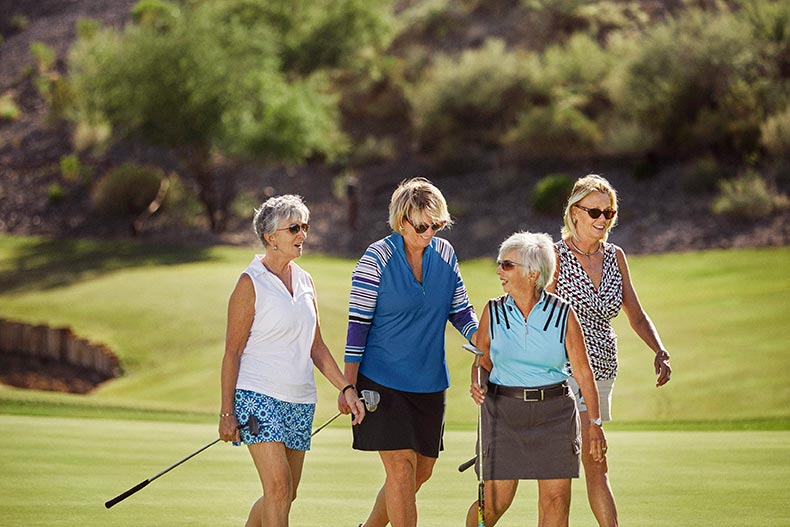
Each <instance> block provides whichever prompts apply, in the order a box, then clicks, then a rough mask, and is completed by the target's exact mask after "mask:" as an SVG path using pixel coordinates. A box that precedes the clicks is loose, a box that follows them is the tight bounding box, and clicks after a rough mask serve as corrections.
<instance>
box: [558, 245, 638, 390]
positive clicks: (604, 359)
mask: <svg viewBox="0 0 790 527" xmlns="http://www.w3.org/2000/svg"><path fill="white" fill-rule="evenodd" d="M554 245H555V247H556V248H557V253H558V254H559V257H560V258H559V264H560V271H559V276H558V278H557V286H556V292H557V295H558V296H559V297H560V298H563V299H565V300H567V301H568V302H570V304H571V306H573V309H574V310H575V311H576V315H577V316H578V318H579V322H580V323H581V326H582V333H584V342H585V343H586V344H587V351H588V353H589V354H590V365H591V366H592V370H593V373H595V379H596V380H599V381H603V380H608V379H613V378H615V377H616V376H617V333H615V332H614V329H613V328H612V324H611V320H612V319H613V318H614V317H616V316H617V314H618V313H620V308H621V307H622V305H623V275H622V274H620V267H619V266H618V265H617V253H616V252H615V247H614V245H612V244H611V243H605V244H604V246H603V277H602V279H601V285H600V286H598V289H595V287H594V286H593V283H592V280H591V279H590V277H589V275H588V274H587V272H586V271H585V270H584V268H583V267H582V265H581V263H579V260H578V259H577V258H576V255H575V254H573V252H572V251H571V248H570V247H568V245H567V244H566V243H565V240H560V241H558V242H557V243H555V244H554Z"/></svg>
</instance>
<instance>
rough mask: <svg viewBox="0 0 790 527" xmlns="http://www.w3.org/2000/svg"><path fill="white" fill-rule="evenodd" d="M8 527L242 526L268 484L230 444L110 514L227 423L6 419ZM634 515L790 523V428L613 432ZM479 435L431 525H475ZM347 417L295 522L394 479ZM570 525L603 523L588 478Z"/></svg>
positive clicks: (354, 509)
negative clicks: (116, 500)
mask: <svg viewBox="0 0 790 527" xmlns="http://www.w3.org/2000/svg"><path fill="white" fill-rule="evenodd" d="M0 428H1V429H2V430H3V431H4V433H3V434H0V467H2V470H3V477H2V478H0V496H2V497H3V499H2V500H0V518H2V520H1V521H0V523H1V524H2V525H9V526H10V525H53V526H80V527H92V526H97V527H98V526H106V525H113V526H116V527H125V526H129V527H131V526H135V527H145V526H151V527H154V526H156V527H159V526H162V525H189V526H192V527H199V526H204V525H205V526H213V525H242V524H243V523H244V521H245V519H246V514H247V511H248V507H249V506H250V505H251V503H252V501H254V500H255V499H256V496H257V495H258V493H259V492H260V486H259V483H258V480H257V475H256V473H255V470H254V469H253V466H252V462H251V461H250V459H249V456H248V454H247V452H246V449H245V448H244V447H240V448H234V447H231V446H230V445H227V444H224V443H220V444H217V445H215V446H213V447H211V448H210V449H208V450H207V451H205V452H203V453H202V454H200V455H199V456H197V457H195V458H193V459H191V460H189V461H188V462H186V463H185V464H183V465H182V466H180V467H178V468H176V469H175V470H173V471H172V472H170V473H168V474H165V475H164V476H162V477H161V478H159V479H157V480H156V481H154V482H153V483H151V484H150V485H149V486H147V487H146V488H144V489H143V490H141V491H140V492H138V493H137V494H135V495H134V496H132V497H130V498H128V499H127V500H125V501H123V502H121V503H120V504H118V505H116V506H115V507H114V508H112V509H109V510H107V509H105V508H104V502H105V501H107V500H108V499H110V498H112V497H114V496H115V495H117V494H119V493H121V492H122V491H124V490H126V489H127V488H129V487H131V486H133V485H135V484H137V483H138V482H140V481H142V480H144V479H146V478H148V477H150V476H152V475H153V474H155V473H157V472H159V471H160V470H162V469H163V468H165V467H167V466H169V465H171V464H172V463H174V462H176V461H178V460H179V459H181V458H183V457H184V456H186V455H187V454H189V453H190V452H192V451H194V450H196V449H197V448H199V447H200V446H202V445H204V444H206V443H208V442H209V441H211V440H212V439H213V438H214V437H216V428H215V426H214V425H197V424H184V423H168V422H146V421H122V420H115V419H79V418H59V417H25V416H9V415H0ZM609 441H610V445H611V452H610V459H611V465H612V478H613V482H614V489H615V493H616V496H617V499H618V503H619V506H620V514H621V523H622V524H623V525H629V526H636V527H640V526H644V527H655V526H667V527H670V526H671V527H677V526H686V525H694V526H696V527H705V526H711V527H713V526H716V527H726V526H733V527H734V526H739V527H740V526H743V525H764V526H787V525H790V509H788V507H787V500H786V495H785V494H786V492H785V491H786V488H787V485H788V484H789V483H790V432H715V431H713V432H704V431H703V432H622V431H621V432H610V433H609ZM473 442H474V433H473V432H471V431H450V432H448V433H447V434H446V436H445V445H446V451H445V452H444V453H443V454H442V456H441V457H440V459H439V462H438V463H437V466H436V470H435V472H434V476H433V478H432V479H431V481H429V482H428V483H427V484H426V486H425V487H424V489H423V490H422V491H421V492H420V494H419V496H418V505H419V510H420V525H421V526H423V527H446V526H449V525H462V524H463V517H464V514H465V510H466V508H467V507H468V506H469V504H470V503H471V502H472V501H473V500H474V499H475V497H476V479H475V476H474V473H473V471H471V470H470V471H467V472H465V473H463V474H459V473H458V472H457V470H456V467H457V466H458V464H459V463H460V462H461V461H464V460H466V459H467V458H468V457H469V456H470V454H471V452H472V450H473ZM349 444H350V431H349V429H348V424H347V423H341V422H339V421H337V422H336V424H334V423H333V425H331V426H330V427H329V428H326V429H325V430H323V431H321V432H320V433H319V434H317V435H316V436H315V438H314V440H313V449H312V451H311V452H310V453H309V454H308V457H307V462H306V465H305V471H304V478H303V481H302V485H301V487H300V491H299V497H298V499H297V500H296V502H294V505H293V511H292V522H291V525H293V526H295V527H299V526H304V527H315V526H321V527H335V526H336V527H348V526H349V525H356V524H357V523H359V522H361V521H363V519H364V517H365V515H366V513H367V512H368V508H369V507H370V505H371V503H372V500H373V498H374V496H375V494H376V491H377V490H378V487H379V485H380V484H381V482H382V481H383V480H382V478H383V471H382V469H381V467H380V464H379V462H378V458H377V456H376V455H375V454H369V453H361V452H355V451H352V450H351V449H350V447H349ZM535 487H536V485H535V484H534V482H522V484H521V488H520V489H519V491H518V494H517V497H516V502H515V504H514V505H513V508H512V509H511V510H510V511H509V513H508V514H507V515H506V516H505V517H504V518H503V519H502V521H501V522H500V524H499V525H500V526H502V527H516V526H518V527H521V526H523V525H534V524H535V522H536V520H535V519H536V508H535V506H536V505H535V504H536V492H535ZM571 524H572V525H575V526H590V527H592V526H594V525H595V523H594V520H593V518H592V514H591V513H590V511H589V509H588V507H587V504H586V495H585V490H584V486H583V484H582V483H581V481H576V482H575V483H574V491H573V503H572V510H571Z"/></svg>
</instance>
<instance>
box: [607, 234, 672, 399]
mask: <svg viewBox="0 0 790 527" xmlns="http://www.w3.org/2000/svg"><path fill="white" fill-rule="evenodd" d="M616 251H617V265H618V267H619V268H620V274H622V276H623V311H625V314H626V316H628V322H629V323H630V325H631V328H632V329H633V330H634V332H635V333H636V334H637V335H638V336H639V338H640V339H642V341H643V342H644V343H645V344H647V346H648V347H649V348H650V349H651V350H653V353H655V358H654V359H653V366H654V368H655V372H656V375H657V376H658V377H657V379H656V386H657V387H658V386H663V385H664V384H666V383H668V382H669V379H670V376H671V375H672V368H671V366H670V365H669V352H667V350H666V349H665V348H664V344H663V343H662V342H661V337H660V336H659V335H658V330H657V329H656V327H655V325H654V324H653V321H652V320H650V317H649V316H648V315H647V313H646V312H645V310H644V309H643V308H642V304H641V302H639V297H638V296H637V294H636V290H635V289H634V285H633V283H632V282H631V273H630V271H629V269H628V261H627V260H626V258H625V253H624V252H623V250H622V249H621V248H620V247H616Z"/></svg>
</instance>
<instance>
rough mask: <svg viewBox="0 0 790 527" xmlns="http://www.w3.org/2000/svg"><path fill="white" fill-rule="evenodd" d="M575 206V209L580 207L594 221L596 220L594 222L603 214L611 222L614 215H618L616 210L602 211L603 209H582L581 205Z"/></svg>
mask: <svg viewBox="0 0 790 527" xmlns="http://www.w3.org/2000/svg"><path fill="white" fill-rule="evenodd" d="M573 206H574V207H579V208H580V209H582V210H583V211H585V212H586V213H587V214H589V215H590V217H591V218H592V219H594V220H595V219H598V217H599V216H600V215H601V214H603V217H604V218H606V219H607V220H611V219H612V218H614V215H615V214H617V211H616V210H614V209H604V210H601V209H588V208H587V207H582V206H581V205H578V204H574V205H573Z"/></svg>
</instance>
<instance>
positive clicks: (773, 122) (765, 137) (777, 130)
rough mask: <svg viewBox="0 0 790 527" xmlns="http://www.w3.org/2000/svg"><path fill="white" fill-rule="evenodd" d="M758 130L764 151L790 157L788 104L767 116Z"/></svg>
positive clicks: (789, 108)
mask: <svg viewBox="0 0 790 527" xmlns="http://www.w3.org/2000/svg"><path fill="white" fill-rule="evenodd" d="M760 132H761V136H762V144H763V147H764V148H765V149H766V151H768V152H769V153H770V154H771V155H773V156H775V157H777V158H790V106H788V107H787V108H786V109H785V110H784V111H781V112H778V113H776V114H774V115H771V116H770V117H768V119H766V120H765V122H764V123H763V124H762V126H761V127H760Z"/></svg>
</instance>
